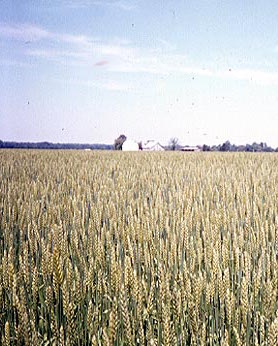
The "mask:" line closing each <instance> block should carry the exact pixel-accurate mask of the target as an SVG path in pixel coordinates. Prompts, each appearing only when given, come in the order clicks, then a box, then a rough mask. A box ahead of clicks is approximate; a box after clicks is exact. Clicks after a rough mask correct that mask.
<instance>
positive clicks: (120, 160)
mask: <svg viewBox="0 0 278 346" xmlns="http://www.w3.org/2000/svg"><path fill="white" fill-rule="evenodd" d="M0 177H1V179H0V184H1V185H0V333H1V335H0V343H1V342H2V345H6V346H8V345H34V346H36V345H163V346H168V345H277V344H278V339H277V335H278V296H277V294H278V257H277V248H278V188H277V187H278V155H276V154H241V153H240V154H239V153H237V154H232V153H225V154H220V153H192V154H188V153H169V152H168V153H122V152H80V151H64V152H63V151H12V150H11V151H10V150H7V151H0Z"/></svg>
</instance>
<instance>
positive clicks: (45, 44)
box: [0, 0, 278, 90]
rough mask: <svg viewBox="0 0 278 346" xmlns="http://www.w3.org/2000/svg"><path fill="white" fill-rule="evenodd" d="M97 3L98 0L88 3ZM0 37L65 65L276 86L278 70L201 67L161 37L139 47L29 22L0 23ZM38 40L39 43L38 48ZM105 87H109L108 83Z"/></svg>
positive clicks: (119, 40) (129, 43)
mask: <svg viewBox="0 0 278 346" xmlns="http://www.w3.org/2000/svg"><path fill="white" fill-rule="evenodd" d="M97 2H99V1H97V0H96V1H93V2H90V3H91V4H92V3H97ZM105 3H110V1H109V2H106V1H105ZM111 3H112V2H111ZM114 3H115V2H113V4H114ZM117 3H118V2H117ZM0 37H4V38H7V39H11V40H19V41H23V42H25V43H27V42H28V43H29V42H30V43H32V44H28V45H27V44H26V45H24V49H23V52H24V54H25V55H27V56H32V57H36V58H38V59H48V60H51V61H54V62H56V63H61V64H67V65H79V66H104V65H107V68H105V70H103V71H105V73H122V74H123V73H133V74H136V73H137V74H142V73H145V74H154V75H166V76H167V75H171V74H174V75H185V76H192V78H193V77H194V76H200V77H204V78H221V79H226V80H240V81H247V82H253V83H257V84H260V85H278V73H272V72H268V71H263V70H254V69H231V70H221V69H218V70H216V69H207V68H201V67H200V66H198V65H197V64H192V62H191V61H190V59H189V57H188V56H187V55H185V54H177V53H176V50H175V48H174V47H173V46H171V45H170V44H169V43H168V42H167V41H164V40H161V39H157V45H156V48H155V49H154V48H146V47H140V46H137V45H134V44H132V42H130V41H128V40H125V39H124V40H123V39H120V38H114V39H109V40H101V39H100V38H97V37H91V36H86V35H72V34H69V33H59V32H53V31H50V30H47V29H45V28H42V27H39V26H36V25H32V24H14V25H8V24H3V23H0ZM38 42H40V45H39V47H38V44H37V43H38ZM159 43H160V44H159ZM17 60H18V59H17ZM108 61H109V64H107V62H108ZM22 62H24V60H23V61H22ZM106 87H107V89H108V87H109V85H106ZM113 88H114V89H113ZM112 89H113V90H116V89H117V86H116V84H110V90H112ZM117 90H120V89H117Z"/></svg>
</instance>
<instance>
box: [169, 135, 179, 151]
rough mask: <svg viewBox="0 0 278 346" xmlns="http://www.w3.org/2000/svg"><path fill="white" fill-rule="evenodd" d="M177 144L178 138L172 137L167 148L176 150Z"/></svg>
mask: <svg viewBox="0 0 278 346" xmlns="http://www.w3.org/2000/svg"><path fill="white" fill-rule="evenodd" d="M178 144H179V140H178V138H177V137H172V138H171V139H170V141H169V149H170V150H177V147H178Z"/></svg>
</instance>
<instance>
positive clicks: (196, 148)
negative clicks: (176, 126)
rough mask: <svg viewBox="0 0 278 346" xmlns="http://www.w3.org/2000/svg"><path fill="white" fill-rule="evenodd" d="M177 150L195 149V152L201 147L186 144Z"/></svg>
mask: <svg viewBox="0 0 278 346" xmlns="http://www.w3.org/2000/svg"><path fill="white" fill-rule="evenodd" d="M179 150H180V151H195V152H198V151H201V149H200V148H199V147H196V146H190V145H186V146H184V147H181V148H180V149H179Z"/></svg>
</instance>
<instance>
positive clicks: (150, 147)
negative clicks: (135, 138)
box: [143, 140, 165, 151]
mask: <svg viewBox="0 0 278 346" xmlns="http://www.w3.org/2000/svg"><path fill="white" fill-rule="evenodd" d="M143 150H144V151H164V150H165V149H164V147H163V146H162V145H161V144H160V143H159V142H155V141H154V140H148V141H147V142H146V143H144V144H143Z"/></svg>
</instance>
